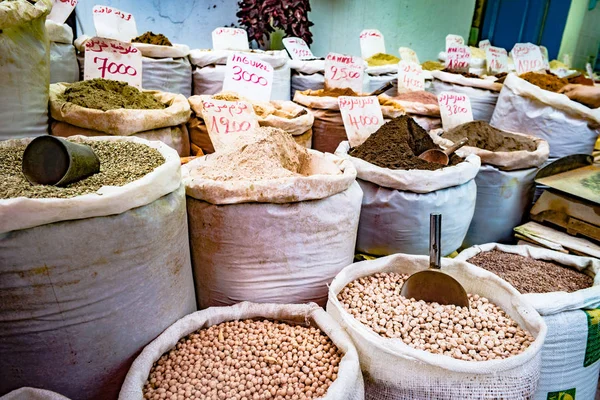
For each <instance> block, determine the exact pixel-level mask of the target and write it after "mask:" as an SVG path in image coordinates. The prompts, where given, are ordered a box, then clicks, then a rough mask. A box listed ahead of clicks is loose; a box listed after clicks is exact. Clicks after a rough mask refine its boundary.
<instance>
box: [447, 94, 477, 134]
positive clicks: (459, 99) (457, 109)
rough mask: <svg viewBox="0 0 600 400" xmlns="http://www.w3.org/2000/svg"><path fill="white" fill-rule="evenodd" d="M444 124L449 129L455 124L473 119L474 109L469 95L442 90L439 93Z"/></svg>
mask: <svg viewBox="0 0 600 400" xmlns="http://www.w3.org/2000/svg"><path fill="white" fill-rule="evenodd" d="M438 103H439V104H440V114H441V115H442V126H443V128H444V130H446V131H447V130H449V129H452V128H454V127H455V126H458V125H462V124H465V123H467V122H471V121H473V110H472V109H471V101H470V100H469V96H467V95H465V94H460V93H453V92H442V93H440V94H438Z"/></svg>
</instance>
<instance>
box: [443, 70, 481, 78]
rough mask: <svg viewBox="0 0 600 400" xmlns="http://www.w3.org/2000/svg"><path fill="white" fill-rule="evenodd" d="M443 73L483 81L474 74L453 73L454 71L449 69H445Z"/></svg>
mask: <svg viewBox="0 0 600 400" xmlns="http://www.w3.org/2000/svg"><path fill="white" fill-rule="evenodd" d="M442 72H448V73H450V74H457V75H462V76H464V77H465V78H477V79H481V77H480V76H479V75H477V74H472V73H470V72H458V71H452V70H449V69H448V68H444V69H443V70H442Z"/></svg>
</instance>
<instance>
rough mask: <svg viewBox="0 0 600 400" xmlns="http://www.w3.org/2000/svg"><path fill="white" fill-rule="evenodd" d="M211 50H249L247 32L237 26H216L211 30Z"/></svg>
mask: <svg viewBox="0 0 600 400" xmlns="http://www.w3.org/2000/svg"><path fill="white" fill-rule="evenodd" d="M212 42H213V50H250V47H249V46H248V32H246V31H245V30H243V29H239V28H217V29H215V30H214V31H212Z"/></svg>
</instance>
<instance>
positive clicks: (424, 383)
mask: <svg viewBox="0 0 600 400" xmlns="http://www.w3.org/2000/svg"><path fill="white" fill-rule="evenodd" d="M428 267H429V259H428V257H425V256H409V255H404V254H396V255H392V256H387V257H383V258H379V259H377V260H372V261H364V262H359V263H355V264H352V265H350V266H348V267H347V268H344V270H342V272H340V273H339V274H338V275H337V276H336V278H335V279H334V280H333V282H332V283H331V285H330V287H329V301H328V303H327V312H328V313H329V314H331V315H332V316H333V318H334V319H335V320H336V321H337V322H338V323H339V324H340V325H341V326H342V327H344V328H345V329H346V331H347V332H348V333H349V334H350V337H351V338H352V341H353V342H354V344H355V346H356V350H357V351H358V355H359V359H360V364H361V368H362V371H363V375H364V378H365V386H366V398H367V399H373V400H400V399H406V400H411V399H440V400H442V399H448V400H451V399H505V400H511V399H530V398H531V397H532V396H533V394H534V392H535V390H536V388H537V382H538V378H539V375H540V359H541V357H540V350H541V348H542V345H543V343H544V338H545V336H546V325H545V324H544V321H543V319H542V317H541V316H540V315H539V314H538V313H537V311H536V310H535V309H534V308H533V307H532V306H531V305H529V303H527V302H526V301H525V299H523V298H522V297H521V296H520V295H519V293H518V292H517V290H516V289H515V288H513V287H512V286H510V285H509V284H508V283H507V282H506V281H504V280H502V279H500V278H498V276H496V275H494V274H493V273H491V272H488V271H485V270H483V269H481V268H477V267H474V266H473V265H470V264H468V263H466V262H464V261H455V260H451V259H442V271H443V272H445V273H447V274H449V275H451V276H452V277H454V278H455V279H456V280H458V281H459V282H460V283H461V284H462V285H463V287H464V288H465V290H466V291H467V293H468V294H469V302H470V309H467V308H465V307H457V306H454V305H440V304H437V303H426V302H424V301H415V300H414V299H407V298H404V297H402V296H401V295H400V290H401V288H402V284H403V282H404V281H405V280H406V279H407V278H408V276H410V275H411V274H413V273H415V272H418V271H423V270H426V269H427V268H428Z"/></svg>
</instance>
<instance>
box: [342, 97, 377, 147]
mask: <svg viewBox="0 0 600 400" xmlns="http://www.w3.org/2000/svg"><path fill="white" fill-rule="evenodd" d="M338 105H339V106H340V112H341V113H342V121H344V128H345V130H346V135H347V136H348V142H350V146H352V147H356V146H359V145H360V144H362V143H363V142H364V141H365V140H367V138H368V137H369V136H371V134H372V133H373V132H375V131H376V130H377V129H379V127H380V126H381V125H383V114H382V113H381V106H380V105H379V100H378V99H377V97H376V96H369V97H352V96H340V97H338Z"/></svg>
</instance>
